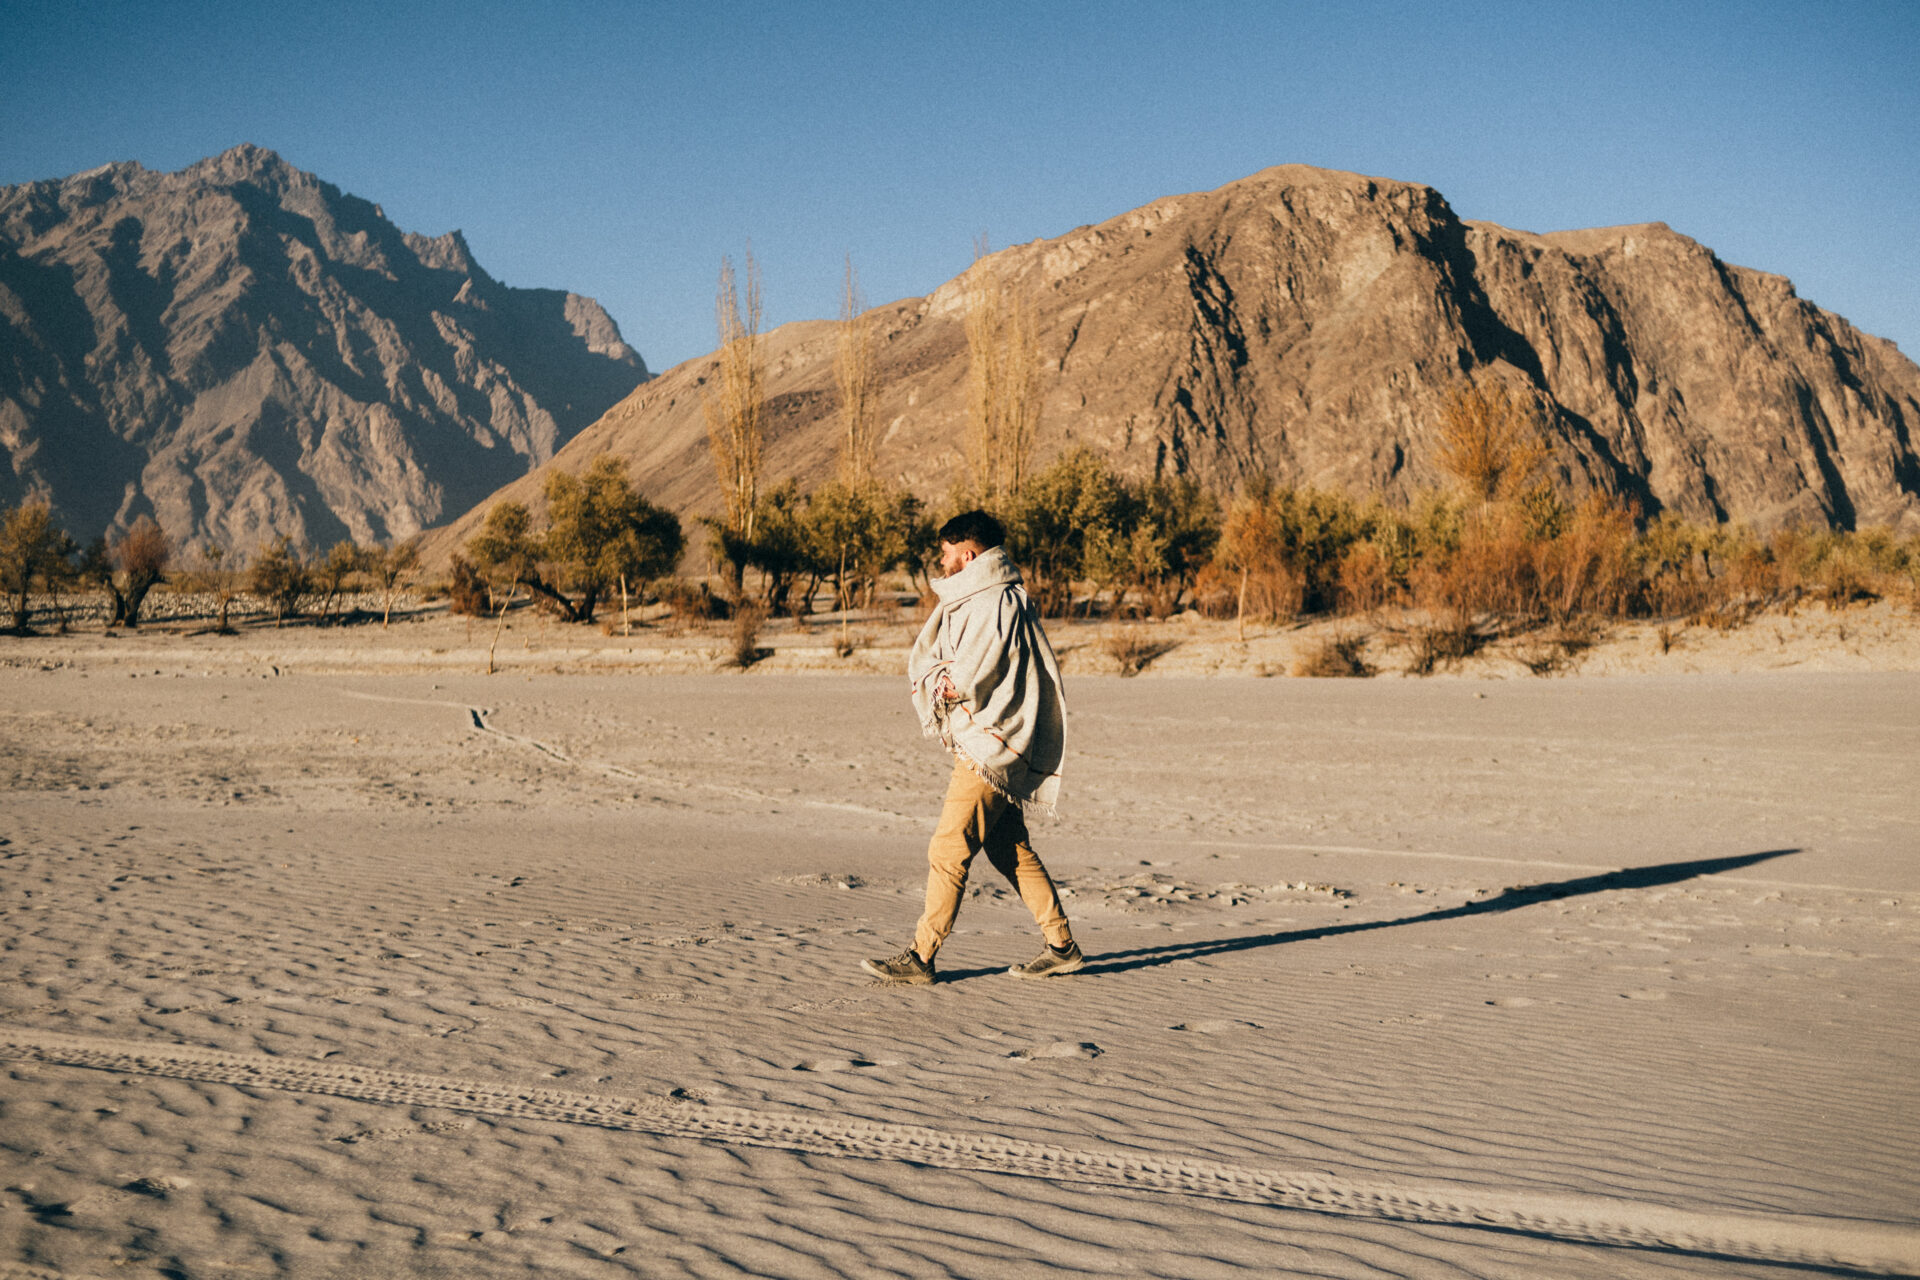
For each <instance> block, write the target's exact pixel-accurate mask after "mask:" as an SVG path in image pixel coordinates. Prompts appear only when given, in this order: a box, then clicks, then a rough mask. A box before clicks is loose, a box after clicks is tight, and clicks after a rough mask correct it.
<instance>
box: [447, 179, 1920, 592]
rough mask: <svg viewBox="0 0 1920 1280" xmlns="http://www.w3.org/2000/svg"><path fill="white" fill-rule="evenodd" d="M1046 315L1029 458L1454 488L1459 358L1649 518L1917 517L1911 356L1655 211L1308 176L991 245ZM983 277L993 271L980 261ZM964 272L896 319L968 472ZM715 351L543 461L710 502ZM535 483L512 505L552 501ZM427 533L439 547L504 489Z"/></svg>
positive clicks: (924, 442) (919, 432) (771, 447)
mask: <svg viewBox="0 0 1920 1280" xmlns="http://www.w3.org/2000/svg"><path fill="white" fill-rule="evenodd" d="M984 265H985V266H987V267H991V268H993V269H997V270H999V271H1000V272H1002V273H1003V276H1004V278H1005V279H1007V280H1008V281H1010V282H1011V283H1012V284H1013V285H1014V286H1015V287H1016V288H1021V289H1025V290H1027V291H1028V293H1029V295H1030V296H1031V297H1032V298H1033V299H1034V301H1035V304H1036V310H1037V312H1038V321H1039V323H1038V332H1039V342H1040V347H1041V355H1042V359H1043V362H1044V365H1045V370H1046V372H1045V375H1044V385H1045V395H1046V399H1045V415H1044V418H1043V420H1042V423H1041V427H1040V436H1039V441H1038V444H1037V448H1036V458H1037V460H1038V461H1040V462H1044V461H1045V460H1047V459H1048V458H1049V457H1052V456H1054V455H1057V454H1058V453H1060V452H1061V451H1062V450H1064V449H1066V448H1068V447H1070V446H1072V445H1074V444H1076V443H1085V444H1088V445H1091V446H1092V447H1094V448H1096V449H1098V450H1100V451H1102V452H1104V453H1106V454H1107V455H1109V456H1110V457H1112V458H1113V459H1114V460H1115V462H1116V463H1117V465H1118V466H1119V467H1120V468H1121V469H1122V470H1124V471H1126V472H1129V473H1131V474H1134V475H1146V474H1151V473H1155V472H1159V473H1178V474H1189V475H1195V476H1198V477H1200V478H1202V479H1204V480H1206V481H1207V482H1209V483H1211V484H1213V485H1215V486H1217V487H1219V488H1221V489H1223V490H1224V489H1231V488H1232V487H1233V486H1234V485H1235V484H1237V483H1238V481H1239V480H1240V479H1241V478H1242V477H1244V476H1246V475H1248V474H1250V473H1252V472H1254V471H1259V470H1265V471H1267V472H1269V473H1271V474H1272V475H1274V476H1275V478H1277V479H1279V480H1282V481H1284V482H1288V483H1295V484H1312V485H1322V486H1340V487H1344V488H1348V489H1351V490H1356V491H1362V492H1374V491H1378V492H1383V493H1385V494H1386V495H1388V496H1389V497H1390V498H1405V497H1407V496H1409V495H1410V494H1412V493H1414V492H1415V491H1417V490H1419V489H1420V488H1422V487H1425V486H1432V485H1436V484H1438V483H1440V481H1441V478H1442V477H1441V475H1440V472H1439V469H1438V465H1437V462H1436V448H1435V446H1436V438H1437V421H1438V418H1439V413H1438V410H1439V408H1440V405H1441V403H1442V401H1443V399H1444V397H1445V395H1446V393H1447V391H1448V389H1449V387H1450V386H1452V385H1453V384H1454V383H1455V382H1456V380H1457V379H1459V378H1461V377H1462V376H1463V375H1464V376H1467V377H1470V378H1473V379H1476V380H1480V379H1496V378H1497V379H1502V380H1505V381H1506V382H1507V383H1508V384H1509V385H1510V386H1511V387H1513V388H1514V389H1516V390H1518V391H1521V392H1522V393H1524V394H1526V395H1528V396H1529V397H1530V398H1531V399H1532V400H1533V401H1534V402H1535V403H1536V404H1537V405H1539V406H1540V408H1541V410H1542V416H1543V419H1544V421H1545V424H1546V428H1547V432H1548V434H1549V436H1550V438H1551V442H1552V444H1553V448H1554V464H1555V467H1556V468H1557V470H1558V472H1559V473H1560V476H1561V478H1562V480H1563V482H1564V483H1565V484H1566V485H1567V486H1568V487H1569V488H1571V489H1573V490H1586V489H1593V488H1598V489H1602V490H1605V491H1607V492H1611V493H1616V494H1619V495H1621V496H1623V497H1626V498H1629V499H1631V500H1634V501H1636V502H1638V503H1639V505H1640V507H1641V509H1642V510H1643V511H1645V512H1647V513H1648V514H1653V513H1656V512H1659V511H1663V510H1672V511H1677V512H1679V513H1681V514H1683V515H1686V516H1689V517H1692V518H1696V519H1737V520H1743V521H1747V522H1750V523H1753V524H1755V525H1758V526H1761V527H1773V526H1778V525H1781V524H1784V523H1788V522H1794V521H1799V522H1814V523H1830V524H1833V525H1836V526H1840V527H1852V526H1856V525H1864V524H1872V523H1882V522H1884V523H1894V524H1904V525H1905V526H1907V527H1910V528H1912V527H1920V463H1917V462H1916V458H1915V452H1914V444H1913V438H1912V432H1913V430H1914V428H1915V426H1916V424H1920V367H1916V366H1915V365H1914V363H1913V362H1912V361H1911V360H1909V359H1907V358H1906V357H1905V356H1904V355H1902V354H1901V353H1900V351H1899V350H1898V349H1897V348H1896V347H1895V346H1894V345H1893V344H1892V343H1890V342H1887V341H1885V340H1883V339H1879V338H1875V337H1872V336H1870V335H1868V334H1864V333H1861V332H1859V331H1858V330H1856V329H1854V328H1853V327H1852V326H1851V325H1849V324H1848V323H1847V322H1846V321H1845V320H1843V319H1841V318H1840V317H1839V316H1836V315H1833V314H1831V313H1829V312H1826V311H1822V310H1821V309H1820V308H1818V307H1815V306H1813V305H1812V304H1810V303H1808V302H1806V301H1804V300H1802V299H1801V298H1799V297H1797V296H1796V295H1795V293H1794V291H1793V287H1792V285H1791V284H1790V283H1789V282H1788V281H1787V280H1785V279H1784V278H1782V277H1779V276H1773V275H1767V274H1764V273H1762V272H1758V271H1750V270H1747V269H1745V268H1742V267H1736V266H1732V265H1730V264H1727V263H1724V262H1722V261H1720V259H1718V258H1717V257H1715V256H1714V254H1713V253H1712V252H1711V251H1709V250H1707V249H1705V248H1703V247H1702V246H1700V245H1699V244H1697V243H1695V242H1694V241H1692V240H1690V239H1688V238H1687V237H1685V236H1683V235H1679V234H1677V233H1676V232H1674V231H1672V230H1670V229H1668V228H1667V227H1666V226H1664V225H1662V224H1659V223H1651V224H1647V225H1643V226H1633V227H1614V228H1607V229H1602V230H1590V231H1575V232H1562V233H1557V234H1552V235H1533V234H1529V233H1526V232H1518V231H1509V230H1507V229H1505V228H1502V227H1497V226H1494V225H1492V224H1489V223H1482V222H1467V221H1463V220H1461V219H1460V218H1458V217H1457V216H1455V214H1454V212H1453V210H1452V209H1451V208H1450V207H1449V206H1448V205H1447V203H1446V201H1445V199H1444V198H1442V197H1441V195H1440V194H1439V193H1438V192H1436V191H1434V190H1432V189H1431V188H1429V187H1424V186H1418V185H1414V184H1409V183H1400V182H1389V181H1384V180H1381V179H1375V178H1368V177H1363V176H1360V175H1357V174H1350V173H1339V172H1332V171H1328V170H1322V169H1314V168H1309V167H1306V166H1302V165H1289V166H1283V167H1280V168H1274V169H1268V170H1265V171H1263V172H1261V173H1258V174H1255V175H1254V176H1252V177H1250V178H1246V179H1243V180H1242V181H1239V182H1234V183H1230V184H1229V185H1227V186H1224V187H1222V188H1220V189H1219V190H1217V191H1211V192H1204V193H1199V194H1193V195H1182V196H1173V197H1169V198H1167V199H1163V200H1159V201H1155V202H1154V203H1152V204H1150V205H1147V206H1145V207H1143V208H1140V209H1136V210H1134V211H1132V212H1130V213H1126V214H1123V215H1121V216H1120V217H1117V218H1113V219H1111V220H1109V221H1107V222H1104V223H1101V224H1100V225H1098V226H1093V227H1081V228H1078V229H1076V230H1074V231H1071V232H1069V233H1068V234H1066V235H1064V236H1060V237H1058V238H1056V239H1052V240H1041V241H1035V242H1034V243H1031V244H1026V245H1020V246H1017V247H1014V248H1010V249H1006V250H1003V251H1002V252H1000V253H997V254H994V255H993V256H992V257H991V258H989V259H987V260H985V263H984ZM980 269H982V267H981V266H979V265H977V266H976V267H974V268H973V270H980ZM966 280H967V277H966V276H965V275H963V276H961V277H958V278H956V279H955V280H953V281H950V282H948V283H947V284H945V285H943V286H942V287H941V288H940V289H938V290H936V291H935V292H934V293H933V294H931V295H929V296H928V297H925V298H913V299H907V300H905V301H901V302H896V303H892V304H889V305H886V306H883V307H879V308H876V309H875V310H874V312H873V313H872V314H873V316H874V319H875V321H876V326H875V327H876V328H877V330H878V331H879V333H880V360H879V365H880V380H881V383H882V391H881V406H882V418H881V420H882V422H883V423H884V424H885V425H884V427H883V434H884V437H885V438H884V440H883V442H882V443H881V446H880V450H879V461H880V465H881V469H882V471H883V473H885V474H887V475H889V476H891V477H894V478H897V479H901V480H904V481H905V482H906V483H907V484H909V485H910V486H912V487H913V488H914V489H916V490H917V491H919V492H921V493H922V494H925V495H928V496H935V495H940V494H943V493H944V492H945V490H946V488H947V486H948V485H949V484H950V483H951V482H952V481H953V480H954V479H955V478H956V477H957V476H958V475H959V474H960V473H961V468H962V457H961V439H962V432H963V427H964V422H965V412H966V380H967V350H966V341H965V336H964V333H963V329H962V317H963V309H964V302H965V296H966ZM835 333H836V326H834V325H833V324H832V323H830V322H824V321H812V322H804V323H799V324H791V325H785V326H782V327H781V328H779V329H776V330H774V331H772V332H770V333H769V334H767V335H766V339H765V340H766V344H767V353H768V368H769V377H768V382H767V386H768V391H769V425H768V433H767V434H768V443H767V449H766V468H765V474H766V476H767V478H768V479H769V480H770V481H777V480H779V479H782V478H784V477H786V476H789V475H792V476H795V477H797V478H799V479H800V480H801V481H802V482H803V483H812V482H816V481H819V480H821V479H824V478H825V477H826V476H828V475H829V474H831V471H832V468H833V465H834V451H835V448H836V444H837V438H838V434H839V431H840V423H839V419H838V413H837V397H836V392H835V390H834V381H833V356H834V345H835ZM715 369H716V361H715V359H714V358H713V357H711V356H709V357H705V358H702V359H697V360H692V361H688V362H687V363H685V364H682V365H679V366H677V367H676V368H674V369H672V370H670V371H669V372H667V373H666V374H664V375H662V376H661V377H660V378H658V379H656V380H654V381H652V382H649V383H648V384H647V385H645V386H643V387H641V388H639V389H638V390H636V391H635V392H634V393H633V394H632V395H631V396H629V397H627V399H626V400H625V401H623V402H622V403H620V404H619V405H617V406H615V407H614V408H613V409H611V410H610V411H609V412H608V413H607V414H606V416H605V417H604V418H602V419H601V420H600V421H599V422H597V423H595V424H593V426H591V427H590V428H588V429H587V430H586V431H585V432H583V433H582V434H581V435H580V437H579V438H578V439H576V440H575V441H574V442H573V443H572V444H570V445H569V446H568V447H567V448H566V449H565V450H564V451H563V452H562V453H561V454H560V455H559V456H558V457H557V458H556V459H555V460H554V461H553V463H551V464H550V465H551V466H554V467H563V468H568V469H578V468H579V467H580V466H582V465H584V463H585V461H586V459H588V458H589V457H591V456H593V455H594V454H597V453H600V452H603V451H612V452H614V453H616V454H619V455H622V456H625V457H628V458H631V459H632V460H633V461H634V463H635V473H636V475H637V476H638V477H639V479H640V480H641V482H642V484H643V486H644V487H645V488H646V489H647V491H648V492H649V493H650V494H651V495H652V496H653V497H654V498H655V499H656V500H659V501H664V502H666V503H668V504H669V505H672V506H674V507H676V508H679V509H681V510H691V511H696V512H711V511H713V510H715V509H716V508H717V505H718V493H717V489H716V487H715V483H714V480H713V474H712V468H711V465H710V463H709V461H708V457H707V446H706V434H705V424H704V420H703V417H702V412H701V400H702V395H703V390H704V385H705V382H706V381H707V380H708V379H710V378H711V377H712V376H713V374H714V372H715ZM540 484H541V476H539V475H537V474H536V475H532V476H529V477H527V478H525V479H523V480H521V481H518V482H516V483H515V484H513V485H511V486H509V487H508V488H507V489H505V490H503V491H502V493H501V494H498V495H495V499H498V498H501V497H515V498H519V499H522V500H531V499H534V498H535V497H536V496H537V494H538V493H539V487H540ZM493 500H494V499H490V500H489V503H488V504H483V506H482V507H481V508H480V509H478V510H476V511H474V512H471V513H469V514H468V515H467V516H466V517H465V518H463V519H462V520H460V521H459V522H457V523H456V524H455V525H454V526H453V527H452V528H450V529H448V530H445V531H442V532H440V533H437V534H436V535H435V537H434V539H433V542H432V546H431V549H432V550H433V551H436V552H438V553H440V554H444V553H445V552H446V551H447V550H448V549H450V548H451V547H453V546H456V545H458V543H459V542H460V541H462V540H464V538H465V537H466V536H468V535H469V534H470V533H471V531H472V529H473V527H474V526H475V524H476V523H477V521H478V520H479V519H480V518H481V517H482V516H483V515H484V511H485V506H487V505H491V501H493Z"/></svg>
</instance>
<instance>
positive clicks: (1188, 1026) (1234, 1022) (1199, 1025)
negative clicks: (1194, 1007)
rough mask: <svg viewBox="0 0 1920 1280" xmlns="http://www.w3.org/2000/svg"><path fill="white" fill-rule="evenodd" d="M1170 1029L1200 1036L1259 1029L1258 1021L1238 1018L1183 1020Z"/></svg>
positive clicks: (1169, 1028)
mask: <svg viewBox="0 0 1920 1280" xmlns="http://www.w3.org/2000/svg"><path fill="white" fill-rule="evenodd" d="M1167 1030H1169V1031H1191V1032H1192V1033H1193V1034H1195V1035H1200V1036H1218V1035H1225V1034H1226V1033H1227V1032H1229V1031H1259V1030H1261V1026H1260V1024H1259V1023H1257V1022H1242V1021H1240V1020H1239V1019H1237V1018H1209V1019H1208V1020H1207V1021H1205V1022H1182V1023H1180V1024H1178V1025H1177V1026H1172V1027H1168V1028H1167Z"/></svg>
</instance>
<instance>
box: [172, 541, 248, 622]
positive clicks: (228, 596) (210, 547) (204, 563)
mask: <svg viewBox="0 0 1920 1280" xmlns="http://www.w3.org/2000/svg"><path fill="white" fill-rule="evenodd" d="M245 563H246V556H245V555H244V554H243V553H241V552H237V551H236V552H229V551H228V550H227V549H226V548H225V547H223V546H221V545H220V544H218V543H216V542H208V543H205V544H203V545H202V546H201V548H200V563H199V564H197V565H195V566H194V567H193V569H192V570H191V572H190V573H189V574H188V578H187V581H188V582H189V583H191V584H192V587H193V589H194V590H195V591H204V592H206V593H207V594H208V595H210V596H212V597H213V603H214V607H215V608H217V609H218V610H219V611H220V612H219V615H218V617H217V618H216V619H215V620H214V624H213V630H214V631H215V633H217V634H219V635H223V636H225V635H232V634H233V626H232V624H231V623H230V622H229V621H228V615H229V614H230V613H231V611H232V608H233V598H234V597H235V596H237V595H239V594H240V571H241V568H242V567H243V566H244V565H245Z"/></svg>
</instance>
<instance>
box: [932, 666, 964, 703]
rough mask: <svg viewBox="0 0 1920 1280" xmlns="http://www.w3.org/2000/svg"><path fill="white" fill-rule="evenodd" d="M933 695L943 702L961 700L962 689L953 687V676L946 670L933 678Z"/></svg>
mask: <svg viewBox="0 0 1920 1280" xmlns="http://www.w3.org/2000/svg"><path fill="white" fill-rule="evenodd" d="M933 696H934V697H936V698H939V699H940V700H941V701H942V702H958V701H960V691H959V690H958V689H956V688H954V687H953V678H952V677H951V676H949V675H948V674H947V673H946V672H944V671H942V672H941V673H940V674H939V675H937V676H935V677H934V678H933Z"/></svg>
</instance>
